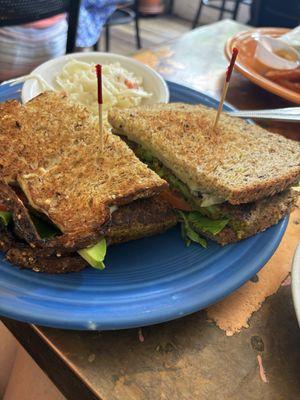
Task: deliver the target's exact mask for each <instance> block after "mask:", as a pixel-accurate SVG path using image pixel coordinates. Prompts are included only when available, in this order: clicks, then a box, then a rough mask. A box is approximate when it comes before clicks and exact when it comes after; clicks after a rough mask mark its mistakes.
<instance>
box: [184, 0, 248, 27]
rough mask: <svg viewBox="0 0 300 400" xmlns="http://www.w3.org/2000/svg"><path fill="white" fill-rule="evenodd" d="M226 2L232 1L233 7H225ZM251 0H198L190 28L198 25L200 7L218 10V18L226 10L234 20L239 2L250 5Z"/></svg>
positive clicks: (221, 16) (220, 17)
mask: <svg viewBox="0 0 300 400" xmlns="http://www.w3.org/2000/svg"><path fill="white" fill-rule="evenodd" d="M227 2H234V3H235V4H234V7H233V9H231V10H230V9H228V8H226V3H227ZM251 3H252V0H200V3H199V7H198V10H197V13H196V16H195V18H194V21H193V25H192V29H194V28H196V26H197V25H198V21H199V18H200V15H201V11H202V7H203V6H206V7H209V8H213V9H215V10H220V16H219V20H221V19H222V18H223V15H224V12H228V13H230V14H232V18H233V19H234V20H235V19H236V18H237V15H238V12H239V7H240V5H241V4H247V5H249V6H250V5H251Z"/></svg>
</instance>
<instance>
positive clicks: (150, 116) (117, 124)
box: [109, 103, 300, 245]
mask: <svg viewBox="0 0 300 400" xmlns="http://www.w3.org/2000/svg"><path fill="white" fill-rule="evenodd" d="M215 115H216V111H215V110H213V109H210V108H207V107H205V106H202V105H197V106H193V105H187V104H180V103H173V104H158V105H154V106H142V107H139V108H135V109H125V110H111V111H110V113H109V122H110V124H111V125H112V127H113V132H114V133H116V134H118V135H120V136H122V137H124V138H126V139H125V140H126V142H127V143H128V144H129V146H130V147H131V148H132V149H133V151H134V152H135V154H136V155H137V156H138V157H139V158H140V159H141V160H142V161H143V162H145V163H146V164H147V165H148V166H149V167H150V168H151V169H153V170H154V171H155V172H156V173H157V174H158V175H160V177H162V178H163V179H165V180H166V181H167V182H168V183H169V186H170V189H171V191H170V192H167V197H168V200H169V201H170V202H171V203H172V204H173V206H174V207H175V208H176V209H178V210H179V212H178V213H179V216H180V218H181V220H182V221H183V233H184V235H185V236H186V238H187V241H188V242H189V241H190V240H192V241H193V240H194V241H198V242H200V243H202V244H203V245H205V242H203V240H202V238H201V237H200V236H199V234H202V235H204V236H207V237H209V238H211V239H213V240H215V241H217V242H219V243H220V244H227V243H232V242H236V241H238V240H241V239H244V238H247V237H249V236H252V235H254V234H256V233H258V232H260V231H263V230H265V229H266V228H268V227H270V226H271V225H274V224H276V223H277V222H278V221H279V220H280V219H281V218H282V217H283V216H285V215H286V214H288V213H289V212H290V211H291V210H292V209H293V207H294V206H295V204H296V198H297V192H296V191H294V190H293V189H292V187H293V186H294V185H297V184H298V182H299V179H300V144H299V143H297V142H294V141H292V140H288V139H285V138H283V137H282V136H279V135H276V134H273V133H270V132H268V131H266V130H264V129H263V128H260V127H258V126H257V125H250V124H248V123H246V122H244V121H242V120H240V119H236V118H232V117H229V116H227V115H222V116H221V118H220V121H219V124H218V127H217V129H216V131H215V132H213V131H212V129H211V127H212V125H213V121H214V118H215Z"/></svg>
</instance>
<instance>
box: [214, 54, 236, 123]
mask: <svg viewBox="0 0 300 400" xmlns="http://www.w3.org/2000/svg"><path fill="white" fill-rule="evenodd" d="M237 55H238V49H237V48H234V49H233V50H232V56H231V60H230V64H229V66H228V68H227V71H226V77H225V81H224V85H223V90H222V95H221V99H220V102H219V107H218V111H217V115H216V118H215V122H214V124H213V130H215V129H216V127H217V124H218V122H219V119H220V115H221V112H222V110H223V105H224V101H225V98H226V95H227V91H228V88H229V82H230V78H231V74H232V71H233V67H234V63H235V60H236V58H237Z"/></svg>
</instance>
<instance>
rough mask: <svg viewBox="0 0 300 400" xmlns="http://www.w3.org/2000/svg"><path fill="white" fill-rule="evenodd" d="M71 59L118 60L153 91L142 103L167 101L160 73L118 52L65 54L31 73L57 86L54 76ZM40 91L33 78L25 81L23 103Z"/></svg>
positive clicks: (92, 60) (94, 61)
mask: <svg viewBox="0 0 300 400" xmlns="http://www.w3.org/2000/svg"><path fill="white" fill-rule="evenodd" d="M73 59H76V60H80V61H83V62H88V63H95V64H111V63H116V62H118V63H120V64H121V66H122V67H124V68H126V69H127V70H128V71H131V72H133V73H134V74H135V75H138V76H141V77H142V78H143V87H144V89H145V90H146V91H147V92H150V93H153V94H152V96H151V97H149V98H147V99H143V104H155V103H168V102H169V97H170V95H169V89H168V86H167V84H166V82H165V81H164V79H163V78H162V76H161V75H159V74H158V73H157V72H156V71H154V70H153V69H152V68H150V67H148V66H146V65H144V64H142V63H141V62H139V61H137V60H134V59H133V58H129V57H125V56H121V55H119V54H112V53H100V52H96V51H95V52H89V53H72V54H67V55H65V56H62V57H58V58H54V59H53V60H50V61H47V62H45V63H43V64H41V65H40V66H39V67H37V68H35V69H34V70H33V71H32V74H35V75H39V76H41V77H42V78H44V79H45V81H46V82H47V83H49V84H50V85H51V86H52V87H53V88H58V85H57V84H56V81H55V78H56V76H57V75H58V74H59V73H60V72H61V70H62V68H63V66H64V65H65V64H66V63H67V62H68V61H70V60H73ZM41 91H42V90H41V88H40V85H39V84H38V82H37V81H36V80H35V79H32V80H29V81H26V82H25V83H24V85H23V89H22V101H23V103H26V102H27V101H29V100H31V99H32V98H33V97H35V96H37V95H38V94H40V93H41Z"/></svg>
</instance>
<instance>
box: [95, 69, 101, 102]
mask: <svg viewBox="0 0 300 400" xmlns="http://www.w3.org/2000/svg"><path fill="white" fill-rule="evenodd" d="M95 68H96V75H97V89H98V104H103V98H102V65H100V64H96V67H95Z"/></svg>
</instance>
